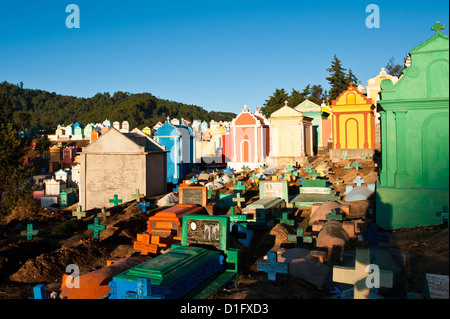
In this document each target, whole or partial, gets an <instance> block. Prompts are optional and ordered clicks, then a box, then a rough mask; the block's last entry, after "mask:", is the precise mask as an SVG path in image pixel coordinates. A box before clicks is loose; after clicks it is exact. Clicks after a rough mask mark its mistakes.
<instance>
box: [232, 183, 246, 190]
mask: <svg viewBox="0 0 450 319" xmlns="http://www.w3.org/2000/svg"><path fill="white" fill-rule="evenodd" d="M233 188H234V189H235V190H237V191H238V192H240V191H245V185H242V182H241V181H239V182H237V183H236V185H234V186H233Z"/></svg>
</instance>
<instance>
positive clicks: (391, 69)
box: [384, 56, 406, 78]
mask: <svg viewBox="0 0 450 319" xmlns="http://www.w3.org/2000/svg"><path fill="white" fill-rule="evenodd" d="M405 59H406V58H405ZM384 68H385V69H386V72H387V74H389V75H392V76H397V77H399V78H400V77H401V76H402V74H403V72H402V71H403V69H404V68H405V67H404V66H402V65H400V64H397V63H395V59H394V57H393V56H391V58H390V59H389V61H388V63H387V64H386V66H385V67H384Z"/></svg>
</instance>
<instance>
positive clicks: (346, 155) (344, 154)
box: [342, 151, 350, 160]
mask: <svg viewBox="0 0 450 319" xmlns="http://www.w3.org/2000/svg"><path fill="white" fill-rule="evenodd" d="M349 156H350V155H348V152H347V151H345V152H344V153H342V157H344V159H345V160H346V159H347V157H349Z"/></svg>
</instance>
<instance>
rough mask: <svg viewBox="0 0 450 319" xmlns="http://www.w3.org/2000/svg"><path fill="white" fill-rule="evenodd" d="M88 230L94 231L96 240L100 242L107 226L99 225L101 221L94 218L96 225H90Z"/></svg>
mask: <svg viewBox="0 0 450 319" xmlns="http://www.w3.org/2000/svg"><path fill="white" fill-rule="evenodd" d="M88 229H90V230H93V231H94V239H96V240H98V239H99V234H100V232H101V231H103V230H105V229H106V225H101V224H99V219H98V218H94V223H93V224H90V225H88Z"/></svg>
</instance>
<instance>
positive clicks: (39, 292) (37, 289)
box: [33, 284, 47, 299]
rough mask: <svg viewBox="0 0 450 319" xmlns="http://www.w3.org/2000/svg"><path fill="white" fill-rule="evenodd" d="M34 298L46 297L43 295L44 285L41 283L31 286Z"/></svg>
mask: <svg viewBox="0 0 450 319" xmlns="http://www.w3.org/2000/svg"><path fill="white" fill-rule="evenodd" d="M33 294H34V299H47V296H46V295H45V286H44V285H43V284H39V285H36V286H34V287H33Z"/></svg>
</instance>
